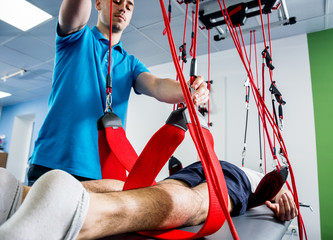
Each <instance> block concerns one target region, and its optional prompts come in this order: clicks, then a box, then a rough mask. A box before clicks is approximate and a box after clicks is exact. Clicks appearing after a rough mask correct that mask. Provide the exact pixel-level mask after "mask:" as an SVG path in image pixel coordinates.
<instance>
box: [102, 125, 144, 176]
mask: <svg viewBox="0 0 333 240" xmlns="http://www.w3.org/2000/svg"><path fill="white" fill-rule="evenodd" d="M98 134H99V136H98V145H99V146H98V147H99V155H100V162H101V170H102V178H103V179H105V178H109V179H118V180H122V181H125V180H126V170H127V171H130V170H131V169H132V167H133V166H134V164H135V161H136V159H137V158H138V155H137V154H136V152H135V150H134V148H133V147H132V145H131V144H130V142H129V141H128V139H127V138H126V134H125V131H124V129H123V128H122V127H118V128H113V127H108V128H105V129H102V130H99V131H98Z"/></svg>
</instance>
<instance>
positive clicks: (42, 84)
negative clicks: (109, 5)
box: [0, 0, 333, 106]
mask: <svg viewBox="0 0 333 240" xmlns="http://www.w3.org/2000/svg"><path fill="white" fill-rule="evenodd" d="M28 1H29V2H31V3H32V4H34V5H36V6H38V7H40V8H41V9H43V10H44V11H46V12H48V13H50V14H51V15H52V16H53V18H52V19H50V20H49V21H47V22H44V23H43V24H40V25H39V26H37V27H35V28H33V29H31V30H29V31H27V32H22V31H20V30H18V29H16V28H14V27H12V26H10V25H8V24H7V23H5V22H3V21H0V78H1V77H3V76H5V75H8V74H11V73H14V72H17V71H18V70H20V69H26V70H27V72H26V73H25V74H24V75H23V76H17V77H14V78H11V79H8V80H7V82H3V81H1V80H0V90H1V91H9V92H10V93H12V94H13V96H11V97H7V98H4V99H0V106H7V105H12V104H16V103H19V102H22V101H28V100H29V99H36V98H38V97H41V96H43V97H45V95H47V94H49V91H50V88H51V84H52V72H53V64H54V63H53V62H54V61H53V59H54V48H55V36H56V34H55V31H56V29H55V26H56V22H57V16H58V12H59V8H60V5H61V2H62V1H61V0H55V1H51V0H46V1H45V0H28ZM91 1H92V12H91V17H90V19H89V22H88V26H90V27H92V26H94V25H95V24H96V22H97V16H98V14H97V11H96V10H95V7H94V2H95V1H94V0H91ZM214 1H215V0H202V1H201V2H200V6H201V8H202V6H204V4H208V3H209V2H214ZM243 1H245V2H247V1H249V0H227V1H226V2H227V5H228V6H229V5H230V4H232V5H233V4H236V3H239V2H243ZM171 2H172V13H171V16H172V19H171V28H172V32H173V36H174V40H175V45H176V48H177V51H178V48H179V46H180V45H181V44H182V41H183V32H184V21H185V8H186V5H185V4H182V5H179V4H178V3H177V0H171ZM285 2H286V5H287V10H288V13H289V16H290V17H296V20H297V23H296V24H294V25H288V26H280V25H277V24H275V25H276V26H274V27H272V30H271V32H272V38H273V39H278V38H285V37H289V36H292V35H298V34H306V33H311V32H316V31H321V30H325V29H328V28H332V27H333V16H332V14H333V4H332V1H331V0H285ZM164 4H165V7H166V9H168V4H169V0H164ZM189 6H190V7H189V9H190V11H189V13H190V14H189V16H188V22H187V33H186V44H187V57H188V60H190V55H189V50H190V46H191V39H190V36H191V31H192V30H191V11H192V10H193V9H194V8H195V5H194V4H190V5H189ZM216 8H217V7H216ZM213 10H214V9H213ZM216 10H217V9H216ZM270 16H271V22H274V21H277V11H273V12H272V14H271V15H270ZM265 19H266V18H265ZM265 22H266V20H265ZM259 23H260V20H259V18H258V17H253V18H249V19H248V20H247V21H246V23H245V26H243V29H245V31H244V37H245V41H246V42H248V41H249V40H248V39H249V34H248V32H249V30H250V29H253V28H256V26H257V27H258V26H259V25H258V24H259ZM200 25H202V24H200ZM163 29H164V23H163V18H162V13H161V7H160V4H159V1H158V0H135V10H134V14H133V17H132V21H131V24H130V25H129V26H128V28H127V29H125V31H124V33H123V38H122V41H123V45H124V48H125V50H126V51H128V52H129V53H130V54H133V55H135V56H136V57H137V58H139V59H140V60H141V61H142V62H144V63H145V64H146V65H147V66H148V67H149V66H153V65H157V64H161V63H166V62H170V61H171V54H170V50H169V44H168V41H167V37H166V36H163V34H162V32H163ZM216 34H218V32H217V30H216V29H215V28H213V29H212V30H211V52H212V53H213V52H216V51H222V50H226V49H231V48H233V47H234V43H233V42H232V40H231V39H230V36H228V35H226V39H225V40H221V41H214V40H213V39H214V35H216ZM256 36H257V41H258V42H260V41H262V37H261V36H262V34H261V30H260V29H257V30H256ZM207 48H208V35H207V30H199V34H198V46H197V54H198V55H201V54H206V53H207Z"/></svg>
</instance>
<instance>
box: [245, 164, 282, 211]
mask: <svg viewBox="0 0 333 240" xmlns="http://www.w3.org/2000/svg"><path fill="white" fill-rule="evenodd" d="M287 177H288V168H287V167H281V168H280V171H277V170H274V171H272V172H270V173H267V174H266V175H265V176H264V177H263V178H262V179H261V181H260V183H259V185H258V187H257V189H256V191H255V192H254V193H253V194H252V195H251V196H250V198H249V203H248V209H249V208H254V207H257V206H260V205H262V204H264V203H265V201H267V200H269V201H270V200H272V199H273V198H274V197H275V196H276V194H277V193H278V192H279V191H280V189H281V188H282V186H283V184H284V183H285V182H286V180H287Z"/></svg>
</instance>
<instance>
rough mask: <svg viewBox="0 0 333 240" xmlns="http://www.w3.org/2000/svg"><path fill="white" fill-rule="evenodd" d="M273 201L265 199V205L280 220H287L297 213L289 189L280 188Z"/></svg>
mask: <svg viewBox="0 0 333 240" xmlns="http://www.w3.org/2000/svg"><path fill="white" fill-rule="evenodd" d="M281 190H282V191H280V192H279V193H278V194H277V196H276V198H275V202H274V203H272V202H270V201H266V205H267V206H268V207H269V208H270V209H271V210H272V211H273V212H274V213H275V216H276V217H277V218H278V219H279V220H281V221H289V220H291V219H293V218H295V217H296V216H297V215H298V211H297V208H296V204H295V201H294V198H293V196H292V194H291V192H290V191H288V190H285V189H281Z"/></svg>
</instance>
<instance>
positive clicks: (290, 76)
mask: <svg viewBox="0 0 333 240" xmlns="http://www.w3.org/2000/svg"><path fill="white" fill-rule="evenodd" d="M222 43H223V42H221V44H222ZM257 49H258V56H260V52H261V51H262V50H263V45H262V44H258V47H257ZM272 50H273V65H274V66H275V68H276V69H275V70H274V80H275V81H276V82H277V87H278V88H279V90H280V91H281V93H282V94H283V98H284V100H285V101H286V102H287V104H286V105H285V107H284V115H285V120H284V125H285V128H284V131H283V133H282V134H283V136H284V140H285V142H286V146H287V150H288V153H289V158H290V161H291V164H292V167H293V169H294V173H295V178H296V184H297V187H298V188H297V189H298V194H299V199H300V201H302V202H305V203H307V204H311V205H312V207H313V208H314V212H313V213H312V212H310V211H309V210H308V209H302V210H301V211H302V215H303V219H304V222H305V226H306V228H307V232H308V236H309V239H320V222H319V199H318V177H317V160H316V147H315V146H316V145H315V129H314V117H313V104H312V89H311V78H310V68H309V57H308V47H307V38H306V35H301V36H296V37H292V38H287V39H282V40H278V41H273V44H272ZM260 63H261V60H260V61H259V64H260ZM188 65H189V64H187V65H186V67H185V70H184V73H185V76H186V77H187V76H188V67H189V66H188ZM150 70H151V72H152V73H153V74H155V75H158V76H161V77H172V78H175V76H176V74H175V70H174V66H173V63H168V64H163V65H159V66H154V67H151V68H150ZM198 74H199V75H203V76H205V77H206V78H207V56H201V57H199V58H198ZM266 78H267V79H268V77H267V76H266ZM211 79H212V80H214V84H213V86H212V90H211V121H212V122H213V124H214V125H213V127H212V128H211V131H212V134H213V136H214V140H215V151H216V153H217V155H218V157H219V158H220V159H224V160H228V161H230V162H232V163H234V164H236V165H238V166H240V164H241V155H242V150H243V138H244V127H245V103H244V91H245V90H244V86H243V84H244V81H245V79H246V72H245V70H244V68H243V66H242V64H241V61H240V60H239V57H238V55H237V53H236V52H235V51H234V50H228V51H224V52H219V53H215V54H212V56H211ZM268 84H269V83H267V85H268ZM267 88H268V86H267ZM267 88H266V92H268V89H267ZM268 95H269V96H267V102H269V101H270V94H268ZM251 100H252V101H251V103H250V104H251V106H250V116H249V127H248V138H247V139H248V140H247V155H246V162H245V165H246V166H247V167H250V168H253V169H258V161H259V145H258V127H257V126H258V121H257V112H256V106H255V104H254V101H253V98H252V96H251ZM129 106H130V107H129V112H128V122H127V134H128V138H129V139H130V141H131V142H132V143H133V146H134V148H135V149H136V150H137V152H138V153H140V152H141V150H142V149H143V147H144V146H145V144H146V143H147V142H148V140H149V138H150V137H151V136H152V134H153V133H155V132H156V131H157V130H158V129H159V127H161V126H162V125H163V124H164V122H165V120H166V119H167V117H168V116H169V114H170V113H171V111H172V106H171V105H168V104H164V103H160V102H157V101H155V100H153V99H148V97H146V96H137V95H135V94H132V95H131V99H130V104H129ZM268 106H269V107H270V105H268ZM175 156H176V157H177V158H179V159H180V160H181V161H182V162H183V165H184V166H186V165H188V164H190V163H192V162H194V161H196V160H197V154H196V150H195V148H194V145H193V143H192V141H191V138H190V136H189V133H187V137H186V139H185V141H184V143H183V144H182V145H181V146H180V147H179V148H178V149H177V151H176V153H175ZM267 159H268V166H267V167H268V169H269V170H270V169H271V155H270V154H269V152H268V151H267ZM167 175H168V172H167V167H165V168H164V169H163V170H162V172H161V174H160V175H159V177H158V180H159V179H162V178H163V177H165V176H167ZM293 224H294V223H293Z"/></svg>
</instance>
